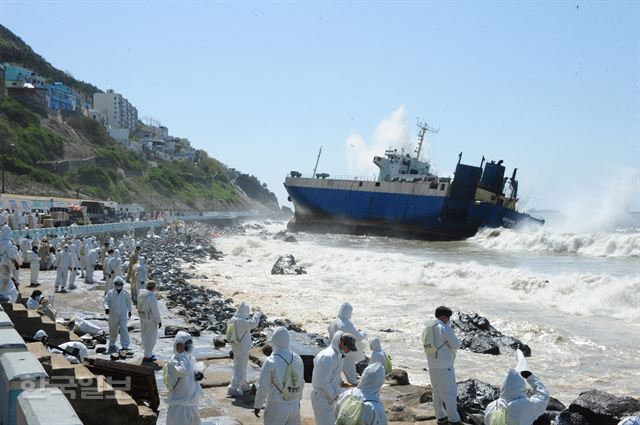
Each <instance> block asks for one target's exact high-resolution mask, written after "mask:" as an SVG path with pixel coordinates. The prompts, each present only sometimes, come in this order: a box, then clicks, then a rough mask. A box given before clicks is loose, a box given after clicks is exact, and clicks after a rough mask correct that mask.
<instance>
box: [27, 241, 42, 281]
mask: <svg viewBox="0 0 640 425" xmlns="http://www.w3.org/2000/svg"><path fill="white" fill-rule="evenodd" d="M29 270H30V271H31V276H30V284H31V286H39V285H40V284H39V283H38V277H39V275H40V257H38V247H37V246H34V247H33V248H32V249H31V251H30V252H29Z"/></svg>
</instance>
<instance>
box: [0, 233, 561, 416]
mask: <svg viewBox="0 0 640 425" xmlns="http://www.w3.org/2000/svg"><path fill="white" fill-rule="evenodd" d="M161 238H168V234H167V232H164V233H161ZM25 239H27V238H25ZM52 239H53V240H52ZM28 242H30V243H32V245H31V247H29V246H27V245H28V244H27V242H24V244H23V241H20V243H19V244H17V245H16V244H14V243H13V242H12V241H11V230H10V229H9V228H8V226H6V225H5V226H3V227H2V229H0V295H6V296H8V295H13V293H12V291H10V290H9V289H8V288H9V287H10V286H11V284H19V276H18V277H16V269H19V265H20V263H21V262H22V258H25V257H26V258H28V262H29V263H30V264H31V284H32V285H34V286H35V285H38V282H37V280H38V274H37V272H38V270H39V269H40V268H41V267H42V266H44V264H42V258H41V256H40V255H39V253H40V251H41V249H42V246H43V245H45V248H46V250H47V251H50V248H51V249H54V250H55V252H57V254H55V255H56V259H55V265H56V281H55V287H56V291H60V292H64V291H65V286H66V285H67V284H68V286H69V288H70V289H73V287H74V286H75V281H74V279H75V275H76V274H77V273H78V272H80V273H81V274H82V275H83V276H85V281H86V283H87V284H93V283H94V280H93V270H94V267H95V265H96V264H98V262H100V264H101V265H102V269H103V273H104V276H103V279H104V281H105V295H104V309H105V313H106V314H107V315H108V323H109V347H108V351H107V353H114V352H117V351H119V349H118V348H117V346H116V343H117V340H118V337H119V339H120V345H121V348H122V349H123V350H128V349H129V345H130V338H129V333H128V330H127V322H128V320H129V318H130V317H131V314H132V309H133V305H136V306H137V310H138V315H139V317H140V322H141V337H142V338H141V339H142V345H143V348H144V358H143V361H154V360H156V358H155V356H154V354H153V350H154V347H155V345H156V342H157V338H158V329H159V328H160V327H161V326H162V322H161V316H160V312H159V309H158V301H157V298H156V294H155V291H156V285H155V283H154V282H153V281H149V279H148V276H149V272H148V270H147V265H146V261H145V257H144V256H142V255H141V249H140V246H138V245H136V243H135V240H134V239H133V237H131V236H125V237H124V238H123V240H122V241H121V242H120V244H119V245H118V247H117V248H114V247H115V246H116V243H115V241H114V240H113V238H110V239H109V240H108V241H106V242H105V243H104V244H103V245H102V246H100V245H99V244H98V243H97V241H96V239H95V238H85V239H83V240H78V239H75V238H72V239H68V238H67V239H62V240H60V241H58V240H57V238H55V239H54V238H50V239H49V240H47V239H43V240H42V241H39V244H35V243H34V241H30V240H28ZM29 248H31V249H29ZM120 251H122V252H123V253H126V254H127V255H128V257H129V262H128V263H125V262H124V261H123V259H122V257H121V255H120ZM24 254H26V255H24ZM23 255H24V256H23ZM34 269H35V270H34ZM125 270H126V274H125ZM34 273H35V274H34ZM69 273H71V274H73V275H74V276H73V278H72V277H71V276H70V275H69ZM125 281H127V282H130V283H131V286H130V288H131V292H129V291H127V290H126V289H125V288H124V286H125ZM14 290H15V287H14ZM13 302H15V300H14V301H13ZM27 308H29V309H33V310H36V311H39V312H40V313H41V314H43V315H47V316H49V317H51V318H52V319H53V320H55V309H53V307H52V306H51V303H50V301H49V299H48V298H47V297H46V296H45V295H44V294H43V293H42V291H40V290H34V291H33V293H32V295H31V297H30V298H29V299H28V300H27ZM352 314H353V307H352V306H351V304H349V303H344V304H342V305H341V306H340V309H339V311H338V314H337V316H336V319H335V320H333V321H332V322H331V324H330V325H329V327H328V336H329V338H328V341H329V344H328V347H326V348H325V349H323V350H322V351H320V352H319V353H318V354H317V355H316V356H315V358H314V360H313V366H314V367H313V373H312V378H311V386H312V391H311V395H310V398H311V405H312V408H313V414H314V417H315V422H316V425H347V424H354V425H355V424H358V425H386V424H387V416H386V413H385V409H384V405H383V403H382V401H381V400H380V390H381V388H382V386H383V385H384V382H385V377H386V375H387V374H388V373H389V372H390V371H391V361H390V357H389V356H388V355H387V354H386V353H385V351H384V350H383V348H382V344H381V341H380V338H379V337H372V338H371V339H370V343H369V348H370V349H371V355H370V358H369V361H368V365H367V366H366V368H365V369H364V371H363V372H362V374H361V376H358V373H357V368H356V363H358V362H359V361H361V360H363V359H364V355H363V348H364V341H365V340H366V339H367V334H366V332H362V331H360V330H359V329H358V328H357V327H356V326H355V325H354V324H353V322H352ZM452 315H453V313H452V310H451V309H450V308H448V307H444V306H441V307H438V308H437V309H436V310H435V314H434V317H433V318H431V319H428V320H427V321H426V323H425V327H424V330H423V332H422V338H421V340H422V345H423V349H424V352H425V355H426V358H427V364H428V372H429V378H430V382H431V387H432V395H433V407H434V413H435V417H436V420H437V423H438V424H452V425H454V424H461V423H462V422H461V419H460V415H459V413H458V409H457V384H456V374H455V359H456V352H457V350H458V349H460V341H459V340H458V338H457V336H456V335H455V333H454V331H453V328H452V325H451V317H452ZM261 317H262V315H261V312H260V311H259V310H256V311H255V312H254V313H253V314H251V308H250V306H249V305H248V304H246V303H244V302H243V303H241V304H240V305H239V306H238V308H237V311H236V313H235V314H234V316H233V317H232V318H231V319H230V320H229V322H228V323H227V333H226V338H227V341H228V343H229V344H230V346H231V349H232V352H233V378H232V380H231V383H230V384H229V386H228V388H227V394H228V395H229V396H232V397H240V396H243V395H244V394H245V393H247V392H248V391H251V390H252V389H253V386H252V385H251V384H250V383H249V381H248V380H247V366H248V362H249V351H250V350H251V347H252V331H253V330H254V329H255V328H256V327H258V325H259V323H260V320H261ZM36 339H40V340H43V339H46V334H44V333H42V331H40V332H39V333H37V334H36ZM74 344H80V345H82V344H81V343H80V342H77V343H75V342H74ZM270 346H271V348H272V353H271V355H270V356H269V357H268V358H267V359H266V360H265V361H264V362H263V365H262V369H261V372H260V378H259V380H258V382H257V388H255V391H256V392H255V402H254V413H255V416H257V417H260V413H261V411H262V409H264V415H263V416H264V423H265V425H299V424H300V422H301V419H300V401H301V399H302V394H303V389H304V365H303V361H302V359H301V357H300V356H299V355H298V354H296V353H294V352H292V350H291V348H290V336H289V331H288V330H287V329H286V328H285V327H278V328H276V329H275V330H274V332H273V334H272V335H271V338H270ZM62 348H63V349H64V348H68V349H75V350H76V352H80V353H84V355H85V356H86V352H87V351H86V347H84V349H83V347H75V346H73V347H72V346H69V347H62ZM173 348H174V353H173V356H172V357H171V359H170V360H169V361H168V362H167V364H166V366H165V368H164V378H165V385H166V386H167V390H168V392H169V396H168V400H167V401H168V406H169V407H168V411H167V425H198V424H200V414H199V401H200V399H201V397H202V394H203V392H202V388H201V386H200V381H201V380H202V379H203V378H204V375H203V372H202V371H201V370H199V368H198V364H197V362H196V359H195V357H194V356H193V354H192V352H193V338H192V337H191V336H190V335H189V334H188V333H186V332H182V331H181V332H178V334H177V335H176V338H175V341H174V346H173ZM66 357H68V359H69V360H70V361H73V358H72V357H73V356H71V357H69V356H66ZM76 358H80V357H77V356H76ZM527 384H529V386H530V387H531V389H532V394H531V395H528V394H527V389H526V386H527ZM549 399H550V397H549V392H548V390H547V389H546V387H545V386H544V384H543V383H542V382H541V381H540V379H539V378H538V377H536V375H534V374H533V373H532V372H531V370H530V368H529V367H528V365H527V363H526V361H525V360H524V356H522V354H521V353H519V352H518V363H517V365H516V367H515V368H514V369H511V370H509V371H508V373H507V377H506V379H505V381H504V383H503V385H502V388H501V392H500V397H499V398H498V399H497V400H495V401H493V402H491V403H490V404H489V405H488V406H487V408H486V411H485V424H487V425H531V424H532V423H533V422H534V421H535V420H536V419H537V418H538V417H539V416H541V415H542V414H543V413H544V412H545V410H546V408H547V405H548V404H549Z"/></svg>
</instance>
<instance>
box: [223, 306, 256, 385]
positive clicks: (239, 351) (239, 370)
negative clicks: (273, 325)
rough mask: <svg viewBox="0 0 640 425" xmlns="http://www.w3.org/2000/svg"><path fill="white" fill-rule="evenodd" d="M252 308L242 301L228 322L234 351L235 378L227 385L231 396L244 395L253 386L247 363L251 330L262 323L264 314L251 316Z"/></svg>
mask: <svg viewBox="0 0 640 425" xmlns="http://www.w3.org/2000/svg"><path fill="white" fill-rule="evenodd" d="M250 313H251V309H250V307H249V305H248V304H246V303H244V302H243V303H241V304H240V306H238V310H236V314H235V315H234V316H233V317H232V318H231V319H229V322H228V323H227V342H229V344H231V350H232V351H233V379H231V383H230V384H229V386H228V387H227V394H228V395H230V396H242V395H243V394H244V392H245V391H249V390H250V389H251V386H250V385H249V383H248V382H247V365H248V364H249V351H250V350H251V330H253V329H255V328H256V327H257V326H258V323H260V317H261V316H262V314H261V313H260V312H259V311H256V312H255V313H253V317H251V318H250V317H249V315H250Z"/></svg>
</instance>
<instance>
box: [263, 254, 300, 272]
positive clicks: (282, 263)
mask: <svg viewBox="0 0 640 425" xmlns="http://www.w3.org/2000/svg"><path fill="white" fill-rule="evenodd" d="M306 273H307V271H306V270H305V269H304V267H302V266H299V265H297V264H296V259H295V257H294V256H293V255H291V254H287V255H283V256H281V257H279V258H278V260H277V261H276V262H275V264H274V265H273V267H272V268H271V274H282V275H285V274H306Z"/></svg>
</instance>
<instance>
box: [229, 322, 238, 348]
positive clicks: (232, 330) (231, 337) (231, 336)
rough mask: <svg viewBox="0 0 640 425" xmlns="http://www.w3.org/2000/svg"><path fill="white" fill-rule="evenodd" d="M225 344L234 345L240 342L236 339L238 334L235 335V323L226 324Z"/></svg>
mask: <svg viewBox="0 0 640 425" xmlns="http://www.w3.org/2000/svg"><path fill="white" fill-rule="evenodd" d="M226 337H227V342H228V343H229V344H234V343H238V342H240V340H239V339H238V334H237V333H236V325H235V323H232V322H231V321H228V322H227V334H226Z"/></svg>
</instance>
